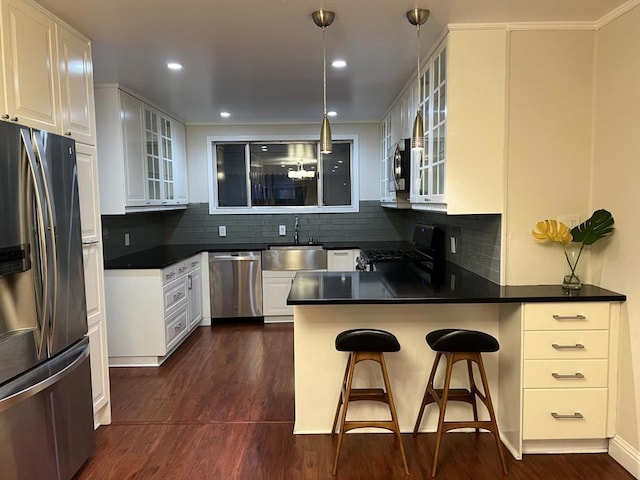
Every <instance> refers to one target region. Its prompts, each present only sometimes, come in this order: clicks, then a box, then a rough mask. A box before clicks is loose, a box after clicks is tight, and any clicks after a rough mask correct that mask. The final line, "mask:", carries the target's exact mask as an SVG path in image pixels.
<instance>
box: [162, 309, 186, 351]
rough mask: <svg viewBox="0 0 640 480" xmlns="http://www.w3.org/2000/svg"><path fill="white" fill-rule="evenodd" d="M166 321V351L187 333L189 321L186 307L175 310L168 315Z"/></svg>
mask: <svg viewBox="0 0 640 480" xmlns="http://www.w3.org/2000/svg"><path fill="white" fill-rule="evenodd" d="M166 321H167V326H166V344H167V352H168V351H169V350H171V349H172V348H173V347H174V346H175V344H176V343H178V342H179V341H180V339H181V338H182V337H183V336H184V335H185V334H186V333H187V329H188V328H189V325H188V323H189V322H188V320H187V309H186V308H183V309H181V310H178V311H176V312H175V313H173V314H172V315H171V316H170V317H168V318H167V319H166Z"/></svg>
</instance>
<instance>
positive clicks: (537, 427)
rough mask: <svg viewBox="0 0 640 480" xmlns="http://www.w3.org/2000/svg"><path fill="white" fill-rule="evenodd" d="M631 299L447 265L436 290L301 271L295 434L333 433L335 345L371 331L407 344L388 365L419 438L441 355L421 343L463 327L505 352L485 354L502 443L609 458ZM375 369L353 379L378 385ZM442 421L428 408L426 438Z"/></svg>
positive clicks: (401, 413) (399, 403) (418, 281)
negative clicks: (431, 376)
mask: <svg viewBox="0 0 640 480" xmlns="http://www.w3.org/2000/svg"><path fill="white" fill-rule="evenodd" d="M625 300H626V297H625V296H624V295H621V294H618V293H615V292H611V291H609V290H605V289H602V288H599V287H596V286H593V285H585V286H584V287H583V288H582V290H580V292H579V294H578V295H576V296H567V295H566V294H565V293H564V292H563V290H562V288H561V286H560V285H537V286H500V285H497V284H495V283H493V282H490V281H488V280H486V279H484V278H482V277H479V276H477V275H475V274H473V273H471V272H469V271H467V270H464V269H462V268H458V267H456V266H455V265H452V264H449V263H447V264H446V267H445V268H444V270H443V273H442V275H441V276H440V277H439V278H438V279H433V281H432V282H425V281H423V279H422V277H421V276H420V275H419V272H416V271H414V270H412V267H410V266H406V265H404V266H396V267H394V268H392V269H389V270H386V271H376V272H344V273H342V272H305V273H298V274H297V275H296V277H295V280H294V282H293V285H292V288H291V292H290V295H289V298H288V303H289V304H290V305H293V306H294V361H295V397H296V398H295V402H296V418H295V427H294V431H295V433H328V432H330V430H331V423H332V420H333V415H334V412H335V407H336V402H337V398H338V392H339V390H340V383H341V380H342V376H343V375H344V365H345V361H346V355H347V354H346V353H343V352H337V351H336V350H335V349H334V341H335V337H336V335H337V334H338V333H340V332H341V331H343V330H348V329H350V328H365V327H366V328H380V329H383V330H387V331H390V332H392V333H393V334H394V335H396V337H397V338H398V340H399V342H400V345H401V350H400V351H399V352H397V353H392V354H389V355H387V356H386V360H387V365H388V369H389V374H390V379H391V383H392V384H393V392H394V400H395V403H396V408H397V410H398V417H399V423H400V428H401V430H402V431H403V432H409V431H411V429H412V427H413V423H414V422H415V418H416V415H417V411H418V407H419V405H420V401H421V399H422V395H423V392H424V386H425V384H426V381H427V377H428V372H429V370H430V368H431V364H432V361H433V358H434V354H433V352H432V351H431V350H430V349H429V348H428V346H427V345H426V343H425V340H424V337H425V335H426V334H427V333H428V332H429V331H432V330H436V329H439V328H452V327H455V328H469V329H476V330H482V331H484V332H487V333H489V334H491V335H493V336H495V337H496V338H498V340H499V341H500V346H501V348H500V351H499V352H498V353H497V354H488V355H486V356H485V368H486V370H487V374H488V376H489V380H490V384H491V391H492V397H493V399H494V405H495V407H496V412H497V416H498V421H499V426H500V430H501V435H502V437H503V440H504V442H505V444H506V446H507V448H508V449H509V450H510V451H511V453H512V454H513V455H514V456H515V457H516V458H521V457H522V454H523V453H534V452H546V453H551V452H601V451H607V445H608V438H611V437H612V436H613V435H614V433H615V432H614V430H615V416H616V410H615V408H616V392H617V382H616V376H617V375H616V373H617V340H618V328H619V317H620V303H621V302H623V301H625ZM368 367H369V366H368V365H366V364H364V365H363V366H362V367H359V368H362V370H360V371H359V373H358V374H357V375H356V380H355V381H356V382H362V383H363V384H365V383H367V384H369V385H370V384H372V383H374V384H376V385H377V383H376V382H378V381H379V380H380V379H379V378H378V377H377V373H376V371H375V370H374V369H371V370H370V371H367V370H366V369H367V368H368ZM365 371H366V374H364V372H365ZM576 372H577V373H576ZM457 373H458V374H461V373H464V376H463V375H460V376H459V377H458V376H456V371H455V369H454V384H455V383H462V382H464V377H465V376H466V371H465V372H462V371H460V372H457ZM377 407H381V408H380V410H378V409H377ZM378 411H379V412H380V413H381V414H382V415H384V413H382V412H384V408H383V407H382V406H378V405H371V404H368V402H364V403H363V404H356V405H354V406H353V411H351V410H350V415H353V418H354V419H357V418H375V415H377V412H378ZM554 413H555V414H556V415H553V414H554ZM469 414H470V412H469V411H467V409H465V408H464V407H459V406H458V405H455V404H452V405H451V407H449V408H448V409H447V416H448V418H451V419H453V418H457V417H461V418H467V417H466V416H467V415H469ZM481 415H482V414H481ZM558 415H560V416H563V417H564V416H565V415H568V416H571V417H572V418H566V417H565V418H561V419H558V418H556V417H557V416H558ZM436 420H437V414H436V413H435V410H434V409H427V411H426V416H425V420H424V421H423V429H424V431H434V430H435V421H436Z"/></svg>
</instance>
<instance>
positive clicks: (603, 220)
mask: <svg viewBox="0 0 640 480" xmlns="http://www.w3.org/2000/svg"><path fill="white" fill-rule="evenodd" d="M613 230H614V228H613V215H611V212H608V211H607V210H604V209H601V210H596V211H595V212H593V215H591V218H589V219H588V220H585V221H584V222H582V223H581V224H580V225H577V226H575V227H573V228H572V229H571V236H572V237H573V241H574V242H578V243H580V242H582V243H583V244H584V245H592V244H594V243H596V242H597V241H598V240H600V239H601V238H605V237H608V236H609V235H611V234H612V233H613Z"/></svg>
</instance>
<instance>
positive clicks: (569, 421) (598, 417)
mask: <svg viewBox="0 0 640 480" xmlns="http://www.w3.org/2000/svg"><path fill="white" fill-rule="evenodd" d="M523 407H524V411H523V424H522V430H523V431H522V438H523V440H545V439H580V438H605V437H606V425H607V389H606V388H585V389H566V390H564V389H563V390H560V389H551V390H525V391H524V404H523ZM554 414H555V415H556V416H558V417H554Z"/></svg>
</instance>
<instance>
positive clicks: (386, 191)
mask: <svg viewBox="0 0 640 480" xmlns="http://www.w3.org/2000/svg"><path fill="white" fill-rule="evenodd" d="M391 117H392V114H389V115H388V116H387V117H386V118H385V119H384V120H383V121H382V125H381V128H382V130H381V137H382V145H381V157H382V159H381V165H380V201H381V202H383V203H384V202H393V201H395V199H396V192H395V189H394V188H393V177H392V171H391V170H392V165H393V154H394V151H395V149H394V143H393V141H392V139H391Z"/></svg>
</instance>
